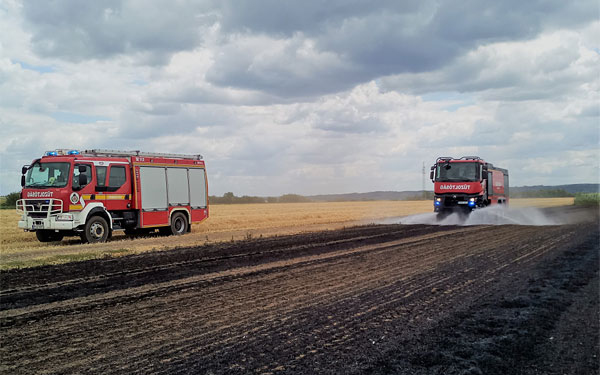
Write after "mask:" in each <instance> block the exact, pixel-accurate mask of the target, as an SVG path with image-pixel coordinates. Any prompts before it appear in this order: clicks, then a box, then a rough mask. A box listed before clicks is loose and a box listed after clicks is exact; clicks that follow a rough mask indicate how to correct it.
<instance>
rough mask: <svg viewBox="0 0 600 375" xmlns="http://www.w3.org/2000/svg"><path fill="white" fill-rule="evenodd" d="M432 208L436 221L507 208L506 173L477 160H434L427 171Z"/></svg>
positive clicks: (448, 158)
mask: <svg viewBox="0 0 600 375" xmlns="http://www.w3.org/2000/svg"><path fill="white" fill-rule="evenodd" d="M430 178H431V180H432V181H433V183H434V194H435V195H434V198H433V208H434V211H435V212H437V213H438V217H444V216H446V215H448V214H449V213H452V212H458V213H470V212H471V211H472V210H474V209H476V208H478V207H485V206H488V205H491V204H508V171H507V170H506V169H502V168H497V167H494V165H493V164H491V163H487V162H485V161H484V160H482V159H481V158H480V157H478V156H463V157H462V158H460V159H454V158H452V157H440V158H437V160H436V161H435V164H434V165H433V166H432V167H431V174H430Z"/></svg>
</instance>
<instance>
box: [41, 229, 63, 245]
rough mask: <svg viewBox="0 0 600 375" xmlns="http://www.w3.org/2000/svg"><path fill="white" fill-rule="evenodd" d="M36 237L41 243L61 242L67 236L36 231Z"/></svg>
mask: <svg viewBox="0 0 600 375" xmlns="http://www.w3.org/2000/svg"><path fill="white" fill-rule="evenodd" d="M35 236H36V237H37V239H38V241H40V242H54V241H61V240H62V239H63V237H64V236H65V235H64V234H62V233H61V232H55V231H53V230H36V231H35Z"/></svg>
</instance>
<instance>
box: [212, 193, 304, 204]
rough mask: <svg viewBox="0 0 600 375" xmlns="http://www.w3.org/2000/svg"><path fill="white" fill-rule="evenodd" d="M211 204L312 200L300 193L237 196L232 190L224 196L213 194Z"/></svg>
mask: <svg viewBox="0 0 600 375" xmlns="http://www.w3.org/2000/svg"><path fill="white" fill-rule="evenodd" d="M209 201H210V203H211V204H240V203H300V202H311V200H310V199H308V198H307V197H305V196H302V195H298V194H285V195H282V196H280V197H253V196H249V195H244V196H241V197H236V196H235V194H233V193H232V192H227V193H225V194H223V196H222V197H217V196H215V195H211V196H210V197H209Z"/></svg>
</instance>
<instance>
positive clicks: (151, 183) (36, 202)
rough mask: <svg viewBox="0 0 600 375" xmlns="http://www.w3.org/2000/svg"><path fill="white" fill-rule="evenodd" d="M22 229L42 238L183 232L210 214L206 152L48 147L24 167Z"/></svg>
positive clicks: (95, 239)
mask: <svg viewBox="0 0 600 375" xmlns="http://www.w3.org/2000/svg"><path fill="white" fill-rule="evenodd" d="M21 186H22V187H23V189H22V191H21V199H20V200H18V201H17V212H19V213H20V214H21V219H20V221H19V223H18V226H19V228H22V229H24V230H25V231H34V232H35V233H36V236H37V238H38V240H40V241H42V242H49V241H60V240H62V238H63V237H64V236H80V237H81V239H82V240H83V241H84V242H104V241H106V240H107V239H108V238H110V236H111V235H112V232H113V231H114V230H124V231H125V233H127V234H134V233H148V232H150V231H154V230H156V229H159V230H160V232H162V233H165V234H174V235H179V234H184V233H186V232H189V231H190V230H191V225H190V224H191V223H198V222H201V221H203V220H205V219H206V218H208V187H207V186H208V184H207V178H206V167H205V164H204V160H202V156H201V155H179V154H163V153H147V152H140V151H117V150H85V151H78V150H64V149H63V150H55V151H48V152H46V153H45V155H44V156H42V157H41V158H39V159H35V160H33V162H32V163H31V165H27V166H24V167H23V168H22V176H21Z"/></svg>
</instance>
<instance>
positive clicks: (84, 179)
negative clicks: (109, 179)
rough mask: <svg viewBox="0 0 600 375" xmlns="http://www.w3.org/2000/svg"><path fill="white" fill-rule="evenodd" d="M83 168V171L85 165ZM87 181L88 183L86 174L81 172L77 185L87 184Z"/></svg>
mask: <svg viewBox="0 0 600 375" xmlns="http://www.w3.org/2000/svg"><path fill="white" fill-rule="evenodd" d="M79 168H80V169H79V171H80V172H81V166H80V167H79ZM83 168H84V172H85V167H83ZM87 183H88V180H87V175H86V174H83V173H81V174H80V175H79V186H80V187H83V186H84V185H87Z"/></svg>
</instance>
